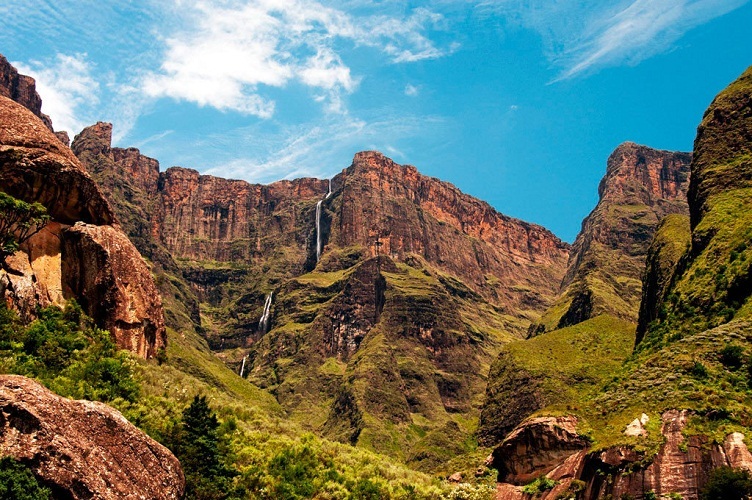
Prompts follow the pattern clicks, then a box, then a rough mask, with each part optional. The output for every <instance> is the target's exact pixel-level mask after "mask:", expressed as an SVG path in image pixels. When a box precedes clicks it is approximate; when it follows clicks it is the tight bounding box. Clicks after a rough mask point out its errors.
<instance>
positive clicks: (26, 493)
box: [0, 457, 50, 500]
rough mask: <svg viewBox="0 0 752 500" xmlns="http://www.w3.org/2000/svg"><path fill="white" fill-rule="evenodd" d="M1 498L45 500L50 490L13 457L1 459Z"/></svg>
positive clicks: (48, 496) (10, 499) (9, 499)
mask: <svg viewBox="0 0 752 500" xmlns="http://www.w3.org/2000/svg"><path fill="white" fill-rule="evenodd" d="M0 498H6V499H8V500H45V499H48V498H50V490H48V489H47V488H45V487H43V486H40V485H39V483H38V482H37V479H36V478H35V477H34V474H33V473H32V472H31V470H29V469H28V468H27V467H26V466H25V465H23V464H22V463H20V462H17V461H16V460H14V459H13V458H11V457H3V458H2V459H0Z"/></svg>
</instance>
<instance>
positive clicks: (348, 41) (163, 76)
mask: <svg viewBox="0 0 752 500" xmlns="http://www.w3.org/2000/svg"><path fill="white" fill-rule="evenodd" d="M182 7H183V8H182V9H181V13H180V14H179V16H180V17H181V18H182V27H181V28H179V29H177V30H176V31H175V32H174V33H171V34H169V35H168V36H167V38H166V40H165V44H166V51H165V53H164V60H163V62H162V63H161V67H160V69H159V70H157V71H150V72H147V73H146V74H145V76H144V79H143V81H144V83H143V87H142V88H143V90H144V92H145V93H146V94H147V95H149V96H152V97H171V98H174V99H177V100H185V101H189V102H193V103H196V104H198V105H200V106H211V107H214V108H216V109H219V110H222V111H230V110H231V111H237V112H240V113H243V114H247V115H254V116H257V117H260V118H270V117H271V116H273V114H274V111H275V102H274V100H273V99H272V98H270V97H269V95H268V92H266V89H268V88H282V87H285V86H286V85H288V84H289V83H290V82H298V83H300V84H302V85H304V86H305V87H308V88H310V89H311V90H312V92H313V97H314V99H316V100H317V101H321V102H323V103H324V104H325V109H326V110H327V111H329V112H333V113H340V114H341V113H345V112H346V108H345V106H344V104H343V96H346V95H348V94H350V93H352V92H354V91H355V90H356V88H357V86H358V82H359V78H358V77H357V76H354V75H353V74H352V70H351V68H350V67H349V66H348V64H347V62H346V60H345V59H346V58H345V57H344V56H343V44H344V46H347V47H363V46H364V47H370V48H374V49H376V50H378V51H379V52H381V53H383V54H384V55H386V56H387V57H388V58H389V59H390V60H391V62H392V63H404V62H414V61H418V60H422V59H431V58H438V57H442V56H444V55H446V54H448V53H451V52H452V51H454V50H456V48H457V46H456V45H454V44H449V45H448V46H447V47H439V46H437V45H436V44H435V43H434V42H433V41H432V40H431V38H430V37H429V35H428V33H429V31H430V30H432V29H445V28H446V27H445V26H443V24H444V19H443V17H442V16H441V15H440V14H437V13H434V12H431V11H430V10H428V9H425V8H418V9H414V10H412V11H411V12H409V14H408V15H407V16H394V17H390V16H386V15H374V14H370V13H369V14H362V13H361V14H359V15H358V16H354V15H352V14H350V13H348V12H346V11H345V10H340V9H337V8H334V7H330V6H326V5H324V4H322V3H319V2H312V1H302V0H254V1H244V2H240V1H232V0H204V1H201V2H196V3H195V4H193V5H192V6H191V5H188V4H182Z"/></svg>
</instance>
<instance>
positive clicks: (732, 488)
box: [700, 466, 752, 500]
mask: <svg viewBox="0 0 752 500" xmlns="http://www.w3.org/2000/svg"><path fill="white" fill-rule="evenodd" d="M750 494H752V476H750V473H749V472H748V471H747V470H745V469H734V468H732V467H726V466H723V467H717V468H715V469H713V470H712V472H711V473H710V478H708V482H707V484H706V485H705V488H704V489H703V490H702V494H701V495H700V498H701V499H703V500H743V499H745V498H749V496H750Z"/></svg>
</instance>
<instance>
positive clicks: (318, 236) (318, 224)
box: [316, 179, 332, 262]
mask: <svg viewBox="0 0 752 500" xmlns="http://www.w3.org/2000/svg"><path fill="white" fill-rule="evenodd" d="M331 195H332V180H331V179H329V190H328V191H327V192H326V196H324V198H323V199H321V200H319V201H318V203H316V262H318V261H319V259H320V258H321V204H322V203H324V200H326V199H328V198H329V197H330V196H331Z"/></svg>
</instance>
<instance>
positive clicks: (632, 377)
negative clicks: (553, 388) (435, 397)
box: [494, 68, 752, 499]
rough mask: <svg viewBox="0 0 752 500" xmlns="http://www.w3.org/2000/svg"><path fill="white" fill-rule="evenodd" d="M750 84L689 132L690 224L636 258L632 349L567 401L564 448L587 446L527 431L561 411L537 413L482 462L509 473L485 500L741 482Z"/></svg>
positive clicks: (749, 75) (691, 489)
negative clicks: (540, 479) (715, 475)
mask: <svg viewBox="0 0 752 500" xmlns="http://www.w3.org/2000/svg"><path fill="white" fill-rule="evenodd" d="M750 82H752V68H750V69H748V70H747V71H746V72H745V73H744V74H743V75H742V76H741V77H740V78H739V79H738V80H737V81H736V82H734V83H732V84H731V85H730V86H729V87H728V88H727V89H726V90H724V91H723V92H721V93H720V94H719V95H718V97H716V99H715V100H714V101H713V103H712V104H711V105H710V107H709V109H708V111H707V112H706V113H705V115H704V117H703V121H702V124H701V125H700V127H699V128H698V135H697V139H696V141H695V152H694V155H693V159H692V163H691V172H692V180H691V186H690V189H689V195H688V203H689V209H690V214H691V220H690V222H691V223H690V224H688V222H687V220H686V216H681V215H674V216H671V217H668V218H667V219H666V220H665V221H664V223H663V224H662V225H661V227H660V228H659V230H658V231H657V233H656V236H655V238H654V240H653V243H652V244H651V247H650V251H649V253H648V257H649V258H648V262H647V271H646V273H645V277H644V281H643V290H644V294H643V301H644V302H643V304H642V305H641V313H640V325H641V329H644V332H645V334H644V337H643V338H641V339H639V341H638V344H637V346H636V348H635V350H634V352H633V354H632V356H631V357H630V358H628V359H627V361H626V362H625V363H624V365H623V366H622V368H621V369H620V370H618V371H614V372H613V373H612V377H611V378H610V380H605V381H604V380H595V381H593V383H594V388H595V391H594V392H593V393H592V395H591V396H590V397H588V398H584V399H579V400H576V399H571V400H570V401H569V402H568V406H567V408H566V412H567V413H568V414H569V415H570V417H568V418H570V419H573V421H574V425H575V427H574V436H575V437H576V436H581V435H586V436H587V439H586V440H585V442H579V444H578V442H576V441H577V440H576V439H575V440H573V439H572V436H571V435H564V434H563V433H560V432H548V431H545V432H543V431H542V432H537V431H536V429H537V428H539V427H540V425H538V424H537V423H536V422H538V421H539V420H540V418H543V416H545V415H560V414H561V412H562V411H563V409H562V408H561V407H556V406H553V407H550V408H548V407H547V408H543V409H540V410H539V411H538V412H537V413H536V414H535V416H536V417H538V418H537V419H531V420H528V421H526V422H523V423H522V424H521V425H520V426H519V427H518V428H517V429H516V430H514V431H513V432H512V433H510V434H509V435H508V437H507V439H510V440H511V441H509V442H506V443H503V444H502V445H501V446H500V447H499V448H497V450H496V451H495V452H494V461H495V464H496V466H497V468H498V469H499V470H500V471H513V472H514V473H511V474H510V473H509V472H507V473H505V474H503V475H501V476H500V478H499V479H500V480H501V481H503V483H502V484H500V485H499V490H498V495H497V498H510V499H511V498H526V496H525V494H524V492H523V490H522V488H521V487H520V486H519V485H520V484H524V483H525V482H527V480H528V478H530V477H536V476H538V475H540V474H545V475H546V476H547V477H548V478H550V479H552V480H553V481H554V483H555V486H554V488H553V489H550V490H547V491H545V492H542V493H541V495H540V497H541V498H556V497H557V496H558V495H562V494H564V495H565V496H566V495H572V494H576V495H577V498H586V499H587V498H602V497H604V496H606V495H611V496H614V497H617V496H619V495H631V496H633V497H635V498H641V497H647V495H653V496H654V497H661V496H664V497H666V496H670V495H675V496H676V495H678V496H681V497H682V498H686V499H696V498H698V497H699V493H700V491H701V490H702V488H703V486H704V485H705V483H706V482H707V481H708V477H709V472H710V470H711V469H713V468H715V467H718V466H721V465H729V466H733V467H742V468H745V469H747V470H752V461H751V460H750V459H751V458H752V455H750V452H749V450H748V448H747V445H746V444H745V441H747V442H749V441H748V440H749V435H748V432H749V431H748V429H749V422H750V421H752V414H751V413H750V408H752V397H750V393H749V384H750V383H751V381H750V373H752V365H750V362H749V359H750V354H751V353H752V349H751V348H750V339H752V322H751V321H750V311H751V309H750V306H749V296H750V294H751V292H750V287H749V286H748V283H749V281H748V280H749V276H750V266H751V265H752V255H751V253H752V252H750V251H749V250H748V246H749V245H750V243H752V235H751V234H750V231H749V227H750V223H751V222H752V221H751V220H750V212H749V209H748V208H749V205H750V200H752V194H751V192H750V187H749V184H748V179H749V178H750V175H749V173H750V168H752V167H751V166H752V163H750V162H749V161H748V159H749V158H748V157H749V152H750V150H751V148H752V134H751V133H750V131H751V130H752V125H751V124H752V113H751V112H750V110H751V109H752V85H751V84H750ZM689 230H691V236H690V233H689ZM590 321H593V320H590ZM587 323H588V322H585V323H582V324H579V325H576V326H574V327H573V328H578V327H580V328H581V327H582V325H586V324H587ZM563 331H564V330H561V332H563ZM555 333H557V332H555ZM555 333H551V334H545V335H541V336H539V337H536V338H535V339H533V340H536V341H540V340H539V339H545V338H546V337H547V336H549V335H555ZM579 356H580V357H581V358H582V359H583V360H584V359H586V358H587V354H586V353H585V352H583V353H581V354H580V355H579ZM546 418H547V417H546ZM536 425H537V426H538V427H536ZM536 432H537V434H536ZM520 437H524V442H523V441H520ZM577 448H579V451H577ZM536 450H537V451H536ZM552 450H553V452H552ZM539 452H540V458H539V457H538V455H539ZM546 457H553V458H552V459H551V460H548V459H546ZM519 464H526V465H523V466H522V467H520V465H519ZM530 464H533V465H532V466H531V465H530ZM536 464H537V465H536ZM516 471H523V472H524V475H520V474H517V472H516Z"/></svg>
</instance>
